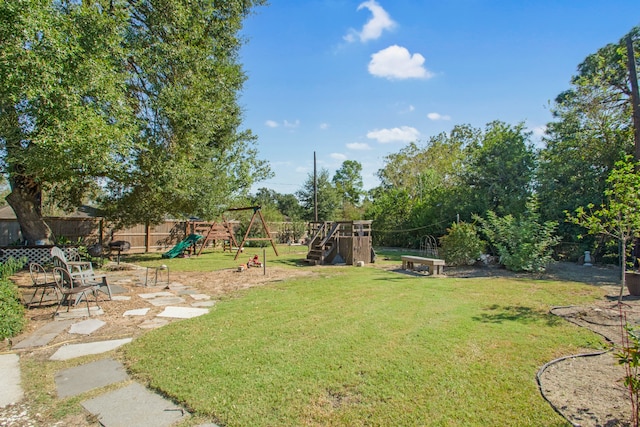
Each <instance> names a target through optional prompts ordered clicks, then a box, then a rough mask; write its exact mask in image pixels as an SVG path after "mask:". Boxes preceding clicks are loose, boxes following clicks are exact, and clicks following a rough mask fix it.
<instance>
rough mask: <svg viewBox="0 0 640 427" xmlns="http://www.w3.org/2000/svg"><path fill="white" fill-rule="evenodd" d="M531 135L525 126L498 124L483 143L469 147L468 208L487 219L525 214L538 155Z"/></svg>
mask: <svg viewBox="0 0 640 427" xmlns="http://www.w3.org/2000/svg"><path fill="white" fill-rule="evenodd" d="M530 136H531V134H530V133H529V132H527V131H526V130H525V128H524V125H523V124H518V125H515V126H512V125H509V124H506V123H503V122H500V121H494V122H491V123H489V124H488V125H487V127H486V129H485V131H484V134H483V136H482V140H481V141H479V142H476V143H474V144H470V145H469V146H468V147H467V155H466V157H465V162H464V163H465V166H464V169H463V172H462V176H463V178H464V181H465V183H466V184H467V185H466V186H465V188H466V189H467V190H468V192H467V197H466V200H468V201H469V202H470V203H471V205H468V208H469V209H471V210H472V211H473V212H474V213H476V214H478V215H480V216H484V215H485V213H486V212H488V211H493V212H495V213H496V214H498V215H508V214H512V215H518V214H520V213H522V212H524V211H525V208H526V203H527V200H528V199H529V198H530V196H531V194H532V190H533V187H532V186H533V176H534V172H535V166H536V153H535V149H534V147H533V144H532V143H531V142H530Z"/></svg>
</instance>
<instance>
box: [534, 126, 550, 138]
mask: <svg viewBox="0 0 640 427" xmlns="http://www.w3.org/2000/svg"><path fill="white" fill-rule="evenodd" d="M546 131H547V126H546V125H542V126H537V127H534V128H533V136H535V137H536V138H542V137H543V136H544V134H545V132H546Z"/></svg>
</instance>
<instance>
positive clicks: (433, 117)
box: [427, 113, 451, 121]
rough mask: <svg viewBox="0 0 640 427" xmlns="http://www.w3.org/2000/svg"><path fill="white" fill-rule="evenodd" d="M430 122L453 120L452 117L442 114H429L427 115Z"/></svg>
mask: <svg viewBox="0 0 640 427" xmlns="http://www.w3.org/2000/svg"><path fill="white" fill-rule="evenodd" d="M427 117H428V118H429V120H436V121H437V120H451V116H447V115H442V114H440V113H429V114H427Z"/></svg>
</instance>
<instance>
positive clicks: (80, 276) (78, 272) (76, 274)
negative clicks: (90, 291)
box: [51, 246, 112, 301]
mask: <svg viewBox="0 0 640 427" xmlns="http://www.w3.org/2000/svg"><path fill="white" fill-rule="evenodd" d="M54 249H57V250H56V251H54ZM51 255H52V257H53V265H54V267H59V268H63V269H65V270H67V271H68V272H69V274H70V275H71V277H72V278H73V279H77V280H79V281H80V283H81V284H82V285H92V286H96V290H97V291H99V292H102V293H104V294H106V295H107V296H108V297H109V301H111V300H112V295H111V287H110V286H109V283H108V282H107V276H104V275H96V274H95V272H94V271H93V265H92V264H91V262H90V261H67V258H66V257H65V255H64V252H63V251H62V249H60V248H58V247H55V246H54V247H53V248H51ZM96 296H97V295H96Z"/></svg>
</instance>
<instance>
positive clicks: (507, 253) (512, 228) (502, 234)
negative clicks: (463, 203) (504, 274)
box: [474, 200, 560, 272]
mask: <svg viewBox="0 0 640 427" xmlns="http://www.w3.org/2000/svg"><path fill="white" fill-rule="evenodd" d="M474 218H475V219H476V220H477V221H478V222H479V223H480V224H481V226H482V232H483V233H484V234H485V235H486V236H487V238H488V239H489V242H490V243H491V244H492V245H493V246H494V247H495V248H496V250H497V252H498V255H499V256H500V263H501V264H503V265H504V266H505V267H506V268H507V269H508V270H511V271H533V272H539V271H544V269H545V268H546V266H547V265H548V264H549V263H550V262H551V261H552V254H553V247H554V246H555V245H557V244H558V242H559V241H560V238H559V237H558V236H555V230H556V227H557V226H558V223H557V222H555V221H547V222H545V223H542V224H541V223H539V220H540V215H539V214H538V204H537V202H536V201H535V200H530V201H529V202H528V203H527V210H526V212H524V214H523V215H522V216H519V217H514V216H512V215H506V216H504V217H499V216H498V215H496V214H495V212H493V211H488V212H487V218H486V219H482V218H480V217H479V216H477V215H476V216H475V217H474Z"/></svg>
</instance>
